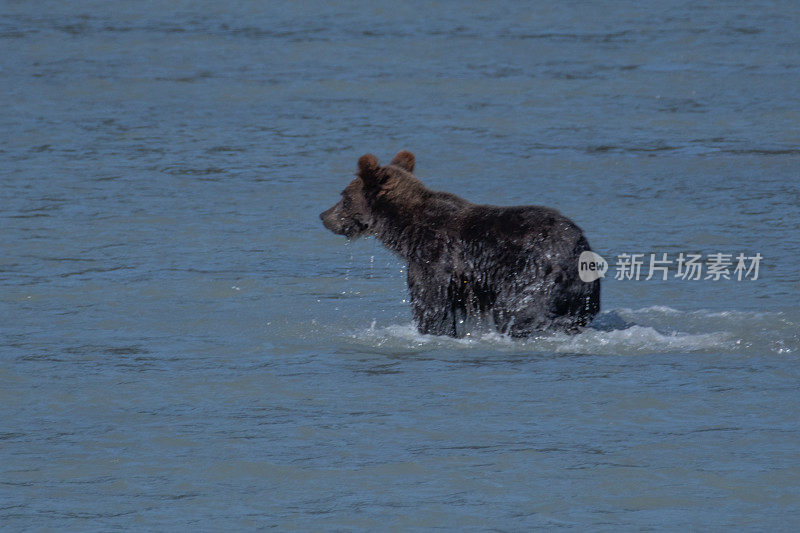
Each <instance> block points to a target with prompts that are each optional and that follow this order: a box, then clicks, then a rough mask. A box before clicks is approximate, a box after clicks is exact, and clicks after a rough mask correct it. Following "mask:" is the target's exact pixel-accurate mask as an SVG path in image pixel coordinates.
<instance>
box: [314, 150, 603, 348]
mask: <svg viewBox="0 0 800 533" xmlns="http://www.w3.org/2000/svg"><path fill="white" fill-rule="evenodd" d="M414 161H415V159H414V154H412V153H411V152H408V151H405V150H404V151H401V152H399V153H398V154H397V155H396V156H395V157H394V159H393V160H392V162H391V163H390V164H389V165H387V166H383V167H382V166H380V165H379V164H378V160H377V159H376V158H375V156H374V155H371V154H367V155H364V156H362V157H361V158H360V159H359V160H358V173H357V176H356V178H355V179H354V180H353V181H352V182H350V184H349V185H348V186H347V188H345V190H344V191H342V199H341V200H339V202H337V203H336V205H334V206H333V207H331V208H330V209H328V210H327V211H325V212H323V213H321V214H320V218H321V219H322V222H323V224H324V225H325V227H326V228H327V229H329V230H330V231H332V232H333V233H336V234H337V235H344V236H346V237H348V238H351V239H352V238H356V237H360V236H362V235H373V236H375V237H376V238H377V239H378V240H380V241H381V242H382V243H383V244H384V245H385V246H386V247H388V248H389V249H390V250H392V251H393V252H395V253H396V254H398V255H399V256H400V257H401V258H402V259H403V260H405V261H406V262H407V263H408V290H409V292H410V296H411V307H412V313H413V316H414V320H415V322H416V324H417V328H418V329H419V331H420V332H421V333H427V334H434V335H450V336H453V337H461V336H464V335H465V334H468V333H469V332H470V331H471V330H472V328H475V327H476V326H477V327H490V328H494V329H496V330H497V331H499V332H500V333H504V334H508V335H511V336H513V337H525V336H529V335H531V334H532V333H534V332H537V331H547V330H550V331H552V330H555V331H566V332H571V333H572V332H576V331H578V329H579V328H580V327H582V326H585V325H586V324H588V323H589V322H590V321H591V320H592V318H593V317H594V316H595V315H596V314H597V313H598V312H599V311H600V280H599V279H598V280H595V281H591V282H584V281H581V279H580V277H579V275H578V258H579V256H580V254H581V252H584V251H587V250H590V248H589V243H588V242H587V240H586V237H584V235H583V232H582V231H581V229H580V228H579V227H578V226H577V225H576V224H575V223H574V222H572V221H571V220H569V219H568V218H566V217H565V216H563V215H561V214H560V213H559V212H558V211H556V210H555V209H550V208H547V207H540V206H534V205H528V206H519V207H498V206H493V205H478V204H473V203H470V202H468V201H466V200H464V199H463V198H460V197H458V196H456V195H454V194H450V193H446V192H437V191H432V190H430V189H428V188H427V187H425V185H423V184H422V182H421V181H420V180H419V179H417V178H416V177H414V175H413V171H414Z"/></svg>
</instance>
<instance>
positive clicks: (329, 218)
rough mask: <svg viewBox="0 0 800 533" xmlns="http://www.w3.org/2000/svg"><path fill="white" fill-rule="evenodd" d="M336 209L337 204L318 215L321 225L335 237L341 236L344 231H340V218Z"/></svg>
mask: <svg viewBox="0 0 800 533" xmlns="http://www.w3.org/2000/svg"><path fill="white" fill-rule="evenodd" d="M337 207H339V204H336V205H334V206H333V207H331V208H330V209H327V210H325V211H323V212H322V213H320V214H319V218H320V220H322V225H323V226H325V228H326V229H328V230H329V231H332V232H333V233H335V234H337V235H343V234H344V231H343V229H342V217H341V215H340V214H339V211H338V210H337V209H336V208H337Z"/></svg>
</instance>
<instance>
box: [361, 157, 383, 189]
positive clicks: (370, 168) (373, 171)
mask: <svg viewBox="0 0 800 533" xmlns="http://www.w3.org/2000/svg"><path fill="white" fill-rule="evenodd" d="M379 170H380V167H379V166H378V158H377V157H375V156H374V155H372V154H364V155H362V156H361V157H359V158H358V176H359V177H360V178H361V180H362V181H363V182H364V183H366V184H367V185H374V184H377V182H378V171H379Z"/></svg>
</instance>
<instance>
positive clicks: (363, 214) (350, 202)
mask: <svg viewBox="0 0 800 533" xmlns="http://www.w3.org/2000/svg"><path fill="white" fill-rule="evenodd" d="M413 171H414V154H412V153H411V152H408V151H406V150H403V151H401V152H398V153H397V155H396V156H394V159H392V162H391V163H390V164H389V165H388V166H385V167H381V166H380V165H379V164H378V159H377V158H376V157H375V156H374V155H372V154H366V155H362V156H361V157H360V158H359V159H358V172H357V174H356V178H355V179H354V180H353V181H351V182H350V184H349V185H348V186H347V187H346V188H345V189H344V190H343V191H342V199H341V200H339V201H338V202H337V203H336V205H334V206H333V207H331V208H330V209H328V210H327V211H323V212H322V213H320V215H319V218H321V219H322V223H323V224H324V225H325V227H326V228H328V229H329V230H330V231H332V232H333V233H335V234H337V235H344V236H345V237H347V238H348V239H355V238H358V237H361V236H362V235H365V234H367V233H369V232H370V231H371V230H372V228H373V227H374V224H375V220H374V216H373V213H372V209H371V208H370V204H371V201H370V200H371V199H372V198H375V197H376V196H377V194H378V192H379V191H380V190H381V189H382V188H386V187H387V186H388V185H389V183H390V182H393V181H396V180H403V179H408V178H409V177H410V175H411V172H413ZM412 179H413V178H412Z"/></svg>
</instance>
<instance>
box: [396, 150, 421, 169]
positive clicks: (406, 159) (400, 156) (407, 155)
mask: <svg viewBox="0 0 800 533" xmlns="http://www.w3.org/2000/svg"><path fill="white" fill-rule="evenodd" d="M415 161H416V160H415V158H414V154H412V153H411V152H409V151H408V150H401V151H399V152H397V155H396V156H394V159H392V163H391V164H392V165H394V166H396V167H400V168H402V169H403V170H407V171H409V172H414V162H415Z"/></svg>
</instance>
